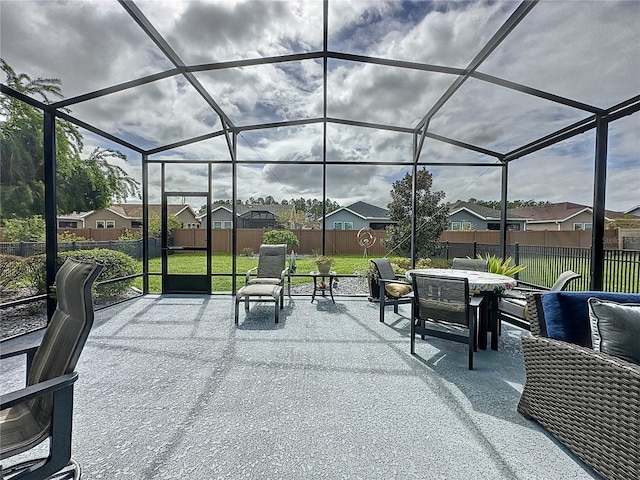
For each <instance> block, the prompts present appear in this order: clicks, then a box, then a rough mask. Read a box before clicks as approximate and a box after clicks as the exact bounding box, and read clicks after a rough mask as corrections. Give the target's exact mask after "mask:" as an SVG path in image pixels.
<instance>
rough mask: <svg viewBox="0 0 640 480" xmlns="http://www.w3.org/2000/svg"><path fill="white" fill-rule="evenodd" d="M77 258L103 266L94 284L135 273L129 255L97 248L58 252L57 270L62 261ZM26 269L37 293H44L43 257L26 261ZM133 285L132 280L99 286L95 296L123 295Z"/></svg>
mask: <svg viewBox="0 0 640 480" xmlns="http://www.w3.org/2000/svg"><path fill="white" fill-rule="evenodd" d="M69 257H72V258H77V259H78V260H86V261H91V260H93V261H96V262H98V263H100V264H102V265H103V266H104V269H103V270H102V273H101V274H100V276H99V277H98V279H97V280H96V283H99V282H103V281H105V280H111V279H113V278H120V277H126V276H129V275H133V274H135V273H137V271H136V267H137V263H136V261H135V260H134V259H133V258H131V257H130V256H129V255H126V254H124V253H122V252H118V251H115V250H108V249H106V248H97V249H93V250H76V251H72V252H59V253H58V258H57V268H60V267H61V266H62V264H63V263H64V261H65V260H66V259H67V258H69ZM27 262H28V268H27V275H28V276H29V280H30V281H31V284H32V286H33V287H35V288H36V289H37V290H38V293H44V292H45V291H46V270H45V256H44V255H34V256H33V257H29V258H28V259H27ZM132 284H133V279H129V280H123V281H120V282H115V283H111V284H108V285H101V286H99V287H97V289H96V292H95V293H96V296H97V297H101V296H116V295H120V294H122V293H124V292H125V291H126V290H127V289H128V288H129V287H130V286H131V285H132Z"/></svg>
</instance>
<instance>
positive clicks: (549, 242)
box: [440, 228, 640, 250]
mask: <svg viewBox="0 0 640 480" xmlns="http://www.w3.org/2000/svg"><path fill="white" fill-rule="evenodd" d="M591 234H592V232H591V230H540V231H534V230H524V231H511V230H510V231H508V232H507V245H515V244H516V243H517V244H520V245H538V246H542V247H545V246H553V247H575V248H591ZM630 238H636V241H637V242H638V243H640V229H617V228H615V229H611V230H605V231H604V248H606V249H610V250H622V249H623V248H624V245H625V242H626V244H628V245H632V244H633V243H634V242H632V241H630ZM440 241H441V242H451V243H473V242H477V243H481V244H489V245H499V244H500V232H499V231H497V230H468V231H450V230H447V231H445V232H443V233H442V236H441V237H440ZM630 249H631V250H638V248H637V244H636V248H630Z"/></svg>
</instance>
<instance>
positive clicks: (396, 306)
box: [393, 300, 398, 314]
mask: <svg viewBox="0 0 640 480" xmlns="http://www.w3.org/2000/svg"><path fill="white" fill-rule="evenodd" d="M393 313H395V314H397V313H398V300H396V301H394V302H393Z"/></svg>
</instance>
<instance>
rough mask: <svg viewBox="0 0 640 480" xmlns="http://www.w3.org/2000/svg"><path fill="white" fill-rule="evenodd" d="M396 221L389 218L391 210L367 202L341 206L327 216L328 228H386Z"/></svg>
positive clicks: (326, 223) (326, 224)
mask: <svg viewBox="0 0 640 480" xmlns="http://www.w3.org/2000/svg"><path fill="white" fill-rule="evenodd" d="M396 223H397V222H395V221H393V220H391V219H390V218H389V210H387V209H386V208H381V207H376V206H375V205H371V204H370V203H366V202H356V203H352V204H351V205H349V206H346V207H340V208H338V209H337V210H334V211H333V212H331V213H328V214H327V215H326V216H325V228H326V229H327V230H360V229H361V228H370V229H371V230H384V229H385V228H387V227H388V226H389V225H395V224H396Z"/></svg>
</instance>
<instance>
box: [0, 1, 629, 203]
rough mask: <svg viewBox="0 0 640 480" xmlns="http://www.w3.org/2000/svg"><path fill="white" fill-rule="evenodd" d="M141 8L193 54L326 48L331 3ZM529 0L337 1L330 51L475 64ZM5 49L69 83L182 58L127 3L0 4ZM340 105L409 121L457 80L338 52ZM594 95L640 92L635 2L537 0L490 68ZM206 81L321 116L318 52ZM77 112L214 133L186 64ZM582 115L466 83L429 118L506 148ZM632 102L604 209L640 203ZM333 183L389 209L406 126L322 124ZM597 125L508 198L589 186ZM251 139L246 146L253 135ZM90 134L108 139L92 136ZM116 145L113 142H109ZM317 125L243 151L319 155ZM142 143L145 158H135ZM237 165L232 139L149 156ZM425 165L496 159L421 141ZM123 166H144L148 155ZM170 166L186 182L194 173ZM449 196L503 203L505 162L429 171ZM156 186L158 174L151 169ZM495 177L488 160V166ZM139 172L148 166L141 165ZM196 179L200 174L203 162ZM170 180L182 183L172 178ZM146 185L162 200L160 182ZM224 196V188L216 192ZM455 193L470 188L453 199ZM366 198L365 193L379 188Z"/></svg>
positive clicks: (268, 181)
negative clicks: (177, 72) (165, 51)
mask: <svg viewBox="0 0 640 480" xmlns="http://www.w3.org/2000/svg"><path fill="white" fill-rule="evenodd" d="M137 4H138V5H139V7H140V9H141V10H142V11H143V13H144V14H145V15H146V16H147V17H148V18H149V20H150V21H151V22H152V23H153V24H154V25H155V26H156V28H157V29H158V30H159V31H160V32H161V33H162V34H163V35H165V37H166V39H167V40H168V42H169V43H170V45H171V46H172V47H173V48H174V49H175V50H176V52H177V53H178V54H179V55H181V56H182V58H183V60H184V61H185V62H186V63H187V64H200V63H210V62H220V61H228V60H235V59H242V58H252V57H263V56H270V55H282V54H289V53H295V52H309V51H317V50H319V49H321V48H322V2H319V1H305V2H271V1H250V2H242V1H234V2H231V1H226V0H225V1H223V0H219V1H195V0H194V1H187V2H180V1H156V0H154V1H150V0H149V1H147V0H143V1H139V2H137ZM517 5H518V4H517V2H510V1H498V2H444V1H441V2H380V1H374V0H371V1H358V2H352V1H330V2H329V35H330V48H331V49H333V50H338V51H347V52H352V53H360V54H366V55H372V56H379V57H384V58H389V59H400V60H407V61H417V62H425V63H431V64H435V65H446V66H455V67H459V68H463V67H465V66H466V65H467V63H468V62H469V61H470V59H471V58H473V57H474V56H475V55H476V54H477V52H478V51H479V50H480V49H481V48H482V46H483V45H484V44H485V43H486V41H487V40H488V39H489V38H490V37H491V36H492V35H493V34H494V33H495V32H496V31H497V30H498V28H499V27H500V25H501V24H502V23H503V22H504V21H505V20H506V18H507V17H508V16H509V15H510V14H511V13H512V12H513V11H514V9H515V8H517ZM0 9H1V14H2V15H1V27H2V32H1V41H2V57H3V58H4V59H5V60H7V61H8V62H9V64H10V65H11V66H12V67H14V69H15V70H16V71H18V72H27V73H29V74H30V75H31V76H33V77H37V76H42V77H56V78H60V79H61V80H62V86H63V92H64V93H65V95H67V96H73V95H78V94H82V93H87V92H91V91H94V90H97V89H99V88H103V87H106V86H109V85H113V84H116V83H120V82H123V81H126V80H131V79H135V78H139V77H142V76H145V75H148V74H151V73H156V72H160V71H164V70H167V69H169V68H172V65H171V63H170V62H169V61H168V60H167V59H165V58H163V57H162V56H161V55H160V53H159V50H158V49H157V47H155V45H154V44H153V43H152V42H151V41H150V40H149V39H148V38H147V37H146V36H145V35H144V34H143V33H142V32H141V31H140V29H139V28H138V26H137V25H136V24H135V22H134V21H133V20H132V19H131V18H130V17H129V16H128V15H127V14H126V12H125V11H124V10H123V9H122V7H121V6H120V5H119V4H118V3H117V2H111V1H106V0H100V1H92V2H89V1H71V2H35V1H21V2H17V1H15V2H14V1H2V2H0ZM329 68H330V74H329V77H328V92H329V109H328V114H329V115H330V116H335V117H339V118H347V119H353V120H360V121H368V122H377V123H382V124H390V125H400V126H407V127H412V126H415V125H416V123H417V122H418V121H419V120H420V119H421V118H422V117H423V116H424V115H425V114H426V112H427V111H428V110H429V109H430V107H431V105H433V103H434V102H435V101H436V100H437V99H438V98H439V97H440V96H441V95H442V94H443V92H444V91H445V90H446V89H447V88H448V87H449V85H450V84H451V82H453V80H454V78H455V77H453V76H451V75H446V74H440V73H433V72H419V71H411V70H406V69H394V68H390V67H383V66H376V65H367V64H357V63H356V64H353V63H349V62H343V61H338V60H330V62H329ZM479 70H480V71H482V72H486V73H490V74H493V75H496V76H501V77H505V78H507V79H510V80H512V81H516V82H520V83H523V84H526V85H529V86H532V87H535V88H540V89H545V90H549V91H550V92H552V93H555V94H558V95H563V96H566V97H568V98H572V99H576V100H579V101H583V102H588V103H593V104H595V105H597V106H600V107H610V106H611V105H613V104H614V103H617V102H619V101H622V100H624V99H626V98H630V97H632V96H634V95H638V94H639V93H640V75H639V74H638V72H640V2H635V1H634V2H625V1H620V2H615V1H611V2H540V3H539V4H537V5H536V6H535V7H534V9H533V10H532V12H531V13H530V14H529V15H528V16H527V17H526V18H525V19H524V21H523V22H522V23H521V24H520V25H518V26H517V27H516V29H515V30H514V31H513V32H512V33H511V34H510V35H509V37H508V38H507V40H506V41H505V42H504V43H503V44H502V45H501V46H500V47H498V48H497V50H496V51H495V52H494V54H493V55H492V56H491V57H490V58H489V60H488V61H487V62H485V64H484V65H482V66H481V67H480V69H479ZM196 77H197V78H198V80H199V81H200V82H201V83H202V84H203V85H204V86H205V87H206V88H207V89H208V90H209V91H210V92H211V95H212V96H213V98H214V99H215V100H216V102H217V103H218V104H219V105H221V107H222V108H223V109H224V110H225V112H226V113H227V114H228V115H229V116H230V118H231V119H232V120H233V121H234V123H236V124H237V125H247V124H254V123H264V122H274V121H281V120H292V119H302V118H306V117H318V116H321V115H322V62H321V61H318V60H306V61H302V62H294V63H289V64H283V65H263V66H256V67H246V68H243V69H235V70H217V71H208V72H199V73H197V74H196ZM73 114H74V115H78V117H79V118H81V119H82V120H86V121H88V122H90V123H94V124H95V125H96V126H97V127H99V128H102V129H104V130H106V131H108V132H110V133H113V134H115V135H120V136H122V137H123V138H125V139H127V140H129V141H131V142H133V143H136V144H139V145H141V146H143V147H144V148H151V147H154V146H158V145H165V144H168V143H171V142H175V141H179V140H182V139H185V138H189V137H192V136H196V135H202V134H206V133H209V132H212V131H215V130H217V129H219V128H220V124H219V121H218V119H217V115H215V113H213V112H212V111H211V110H210V108H209V106H208V105H207V104H206V102H205V101H204V100H203V99H202V98H201V97H200V96H199V95H198V94H197V93H194V92H193V91H192V90H191V88H190V86H189V85H188V83H187V82H186V81H185V79H184V78H182V77H180V76H178V77H174V78H170V79H166V80H162V81H158V82H155V83H153V84H150V85H146V86H143V87H138V88H135V89H133V90H130V91H126V92H122V93H119V94H114V95H109V96H107V97H104V98H99V99H96V100H94V101H90V102H85V103H84V104H79V105H77V106H74V107H73ZM586 116H587V114H586V113H584V112H581V111H578V110H575V109H570V108H568V107H559V106H557V105H554V104H552V103H551V102H547V101H544V100H540V99H536V98H534V97H531V96H527V95H524V94H521V93H515V92H511V91H507V90H504V89H502V88H499V87H495V86H492V85H489V84H486V83H484V82H481V81H478V80H469V81H467V82H466V83H465V84H464V85H463V87H462V88H460V90H459V91H458V92H457V94H456V95H455V96H454V97H453V98H452V99H451V100H450V101H449V102H447V103H446V104H445V105H444V107H443V108H442V109H441V110H440V111H439V112H438V114H437V115H436V116H435V117H434V119H433V120H432V122H431V124H430V131H432V132H434V133H438V134H441V135H445V136H449V137H452V138H455V139H458V140H462V141H466V142H469V143H472V144H476V145H478V146H481V147H485V148H491V149H496V150H498V151H499V152H506V151H509V150H510V149H512V148H515V147H518V146H521V145H522V144H524V143H526V142H529V141H531V140H534V139H536V138H539V137H541V136H543V135H546V134H548V133H550V132H553V131H555V130H557V129H559V128H561V127H563V126H565V125H567V124H568V123H571V122H574V121H576V120H578V119H581V118H584V117H586ZM637 116H638V114H636V115H634V116H633V117H628V118H626V119H622V120H620V121H618V122H615V123H614V124H613V125H611V127H610V138H609V150H610V157H609V167H608V177H607V184H608V192H607V208H610V209H619V210H625V209H627V208H630V207H631V206H633V205H635V204H639V203H640V198H639V197H638V195H639V194H638V192H639V191H640V188H639V187H640V185H638V182H639V180H638V179H639V178H640V155H639V154H638V152H640V135H639V133H640V132H639V131H638V130H639V127H638V119H637V118H636V117H637ZM327 131H328V142H327V144H328V150H327V158H328V159H329V160H340V161H349V162H353V163H354V165H345V166H340V167H338V166H332V167H329V168H328V169H327V171H328V196H329V197H330V198H332V199H337V200H338V201H340V203H343V204H347V203H350V202H351V201H355V200H365V201H371V202H372V203H376V204H378V205H381V206H384V205H386V203H387V202H388V195H389V189H390V185H391V182H392V181H393V180H394V179H397V178H399V177H400V176H402V175H403V174H404V172H406V171H407V167H398V166H363V165H358V164H355V163H356V162H364V161H376V162H378V161H402V162H410V161H411V158H412V142H413V140H412V135H403V134H397V133H393V132H385V131H376V130H371V129H364V128H356V127H347V126H343V125H328V127H327ZM593 138H594V132H593V131H591V132H587V133H585V134H583V135H581V136H579V137H576V138H575V139H572V140H569V141H567V142H563V144H561V145H558V146H556V147H553V148H549V149H546V150H543V151H542V152H539V153H537V154H535V155H531V156H529V157H526V158H523V159H519V160H517V161H516V162H514V163H513V164H512V165H511V166H510V168H509V172H510V181H509V195H510V197H511V198H512V199H530V198H533V199H536V200H554V201H574V202H579V203H585V204H590V203H591V201H592V197H593V192H592V186H593V159H594V155H595V154H594V148H593V143H594V141H593ZM247 142H248V145H247ZM86 143H87V144H88V145H89V144H100V143H101V141H100V140H97V139H95V138H93V137H92V138H91V141H88V142H86ZM102 143H105V144H108V142H104V141H102ZM322 145H323V141H322V125H308V126H303V127H291V128H281V129H277V130H264V131H251V132H244V133H243V135H242V138H240V139H239V158H241V159H252V160H291V159H296V160H302V161H305V160H321V159H322ZM136 155H137V154H136ZM158 157H161V158H167V159H180V158H183V159H201V160H208V159H213V160H228V159H229V152H228V149H227V146H226V143H225V141H224V138H223V137H218V138H215V139H212V140H209V141H206V142H202V143H198V144H193V145H188V146H186V147H182V148H180V149H176V150H175V151H171V152H166V153H164V154H161V155H157V156H154V158H158ZM421 160H422V161H432V162H460V163H462V162H485V163H492V162H495V159H493V158H491V157H486V156H483V155H480V154H476V153H473V152H469V151H466V150H464V149H460V148H457V147H453V146H451V145H448V144H444V143H441V142H436V141H433V140H430V139H427V141H426V142H425V146H424V149H423V153H422V156H421ZM137 161H138V160H137V159H136V162H133V161H130V162H127V163H126V164H123V168H126V169H127V170H128V171H131V172H132V173H136V172H137V171H139V163H137ZM176 168H177V169H176V170H173V169H172V171H175V172H176V173H174V174H172V178H173V179H175V181H176V182H178V183H180V182H184V184H190V182H191V180H189V179H190V178H191V177H190V171H191V170H190V169H189V168H184V169H180V168H178V167H176ZM229 168H230V167H229V166H216V167H215V170H216V172H218V173H219V176H216V177H215V180H214V184H215V185H216V187H215V189H216V192H215V193H214V197H217V198H222V196H225V195H226V196H227V197H230V187H231V180H230V170H229ZM428 168H429V170H430V171H432V172H433V173H434V188H435V189H442V190H445V191H446V193H447V200H455V199H457V198H463V199H466V198H469V197H475V198H484V199H497V198H499V196H500V169H499V168H488V167H464V168H440V167H437V166H430V167H428ZM151 170H152V172H151V179H152V181H154V182H156V181H158V172H159V170H158V169H157V168H156V167H153V168H152V169H151ZM483 172H484V173H483ZM139 176H140V175H139V174H137V177H139ZM191 176H192V177H193V178H194V179H195V180H193V182H199V181H200V180H199V179H200V176H197V175H194V174H193V173H191ZM320 176H321V168H320V167H317V166H309V165H302V166H292V165H284V164H283V165H270V166H264V165H260V166H257V167H251V166H244V165H243V166H241V167H239V177H238V185H239V188H240V190H241V192H240V193H239V196H240V197H243V198H245V197H248V196H263V197H264V196H266V195H272V196H274V197H275V198H291V197H299V196H306V197H316V198H317V197H319V196H321V195H322V181H321V178H319V177H320ZM172 181H173V180H172ZM150 190H151V191H152V195H157V193H158V188H157V185H153V186H152V187H151V188H150ZM218 193H220V195H218ZM458 196H459V197H458ZM367 199H368V200H367Z"/></svg>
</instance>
